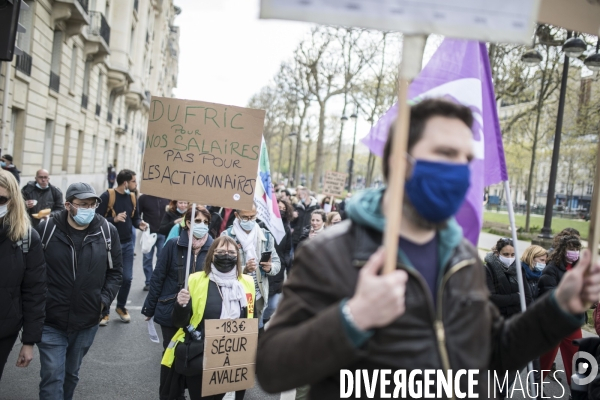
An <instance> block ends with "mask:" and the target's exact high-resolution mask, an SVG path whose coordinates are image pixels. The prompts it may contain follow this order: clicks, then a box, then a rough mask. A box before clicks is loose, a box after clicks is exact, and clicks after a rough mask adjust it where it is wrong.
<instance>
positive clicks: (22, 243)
mask: <svg viewBox="0 0 600 400" xmlns="http://www.w3.org/2000/svg"><path fill="white" fill-rule="evenodd" d="M30 242H31V226H30V227H29V229H27V233H26V234H25V236H23V239H21V240H19V241H18V242H17V246H19V247H20V248H21V251H22V252H23V254H27V253H29V243H30Z"/></svg>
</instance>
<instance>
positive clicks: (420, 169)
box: [404, 160, 471, 223]
mask: <svg viewBox="0 0 600 400" xmlns="http://www.w3.org/2000/svg"><path fill="white" fill-rule="evenodd" d="M470 178H471V171H470V169H469V164H453V163H442V162H433V161H424V160H416V161H415V163H414V166H413V172H412V176H411V177H410V178H409V179H408V180H407V181H406V183H405V186H404V187H405V189H406V195H407V196H408V198H409V199H410V202H411V203H412V205H413V206H414V207H415V209H416V210H417V212H418V213H419V214H420V215H421V217H423V218H425V219H426V220H427V221H429V222H433V223H440V222H443V221H445V220H447V219H448V218H450V217H451V216H453V215H454V214H456V212H457V211H458V209H459V208H460V206H461V205H462V203H463V201H464V200H465V196H466V194H467V191H468V190H469V185H470Z"/></svg>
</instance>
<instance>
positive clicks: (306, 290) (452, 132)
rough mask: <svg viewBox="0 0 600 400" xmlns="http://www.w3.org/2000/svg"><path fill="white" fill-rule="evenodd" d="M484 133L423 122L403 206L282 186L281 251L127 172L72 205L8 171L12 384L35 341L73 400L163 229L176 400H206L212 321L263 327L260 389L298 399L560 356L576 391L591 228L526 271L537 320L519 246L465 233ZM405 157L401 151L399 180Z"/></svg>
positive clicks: (244, 220) (46, 387)
mask: <svg viewBox="0 0 600 400" xmlns="http://www.w3.org/2000/svg"><path fill="white" fill-rule="evenodd" d="M472 123H473V119H472V115H471V111H470V110H469V109H468V108H466V107H462V106H459V105H456V104H454V103H450V102H448V101H444V100H436V99H433V100H425V101H423V102H421V103H419V104H417V105H415V106H413V107H412V110H411V129H410V138H409V145H408V152H409V154H410V156H409V157H407V163H408V167H409V172H408V175H407V177H406V186H405V187H406V197H405V200H404V202H403V204H393V203H392V202H391V200H390V198H389V197H388V195H387V192H386V190H385V188H380V189H374V190H366V191H364V192H361V193H359V194H357V195H355V196H354V197H351V195H350V194H348V196H347V197H346V198H345V199H344V200H343V201H341V202H339V203H336V202H335V201H333V200H332V198H331V197H329V196H324V197H323V198H322V199H321V201H319V200H318V199H317V197H316V195H315V193H311V192H310V191H309V190H308V189H307V188H304V187H297V188H295V189H293V190H290V189H287V188H286V187H285V185H277V184H276V185H274V186H273V190H275V192H276V196H277V205H278V207H279V211H280V214H281V218H282V221H283V225H284V230H285V237H284V238H283V239H282V240H281V241H279V242H277V241H276V240H275V238H274V237H273V234H272V233H271V232H270V231H269V230H268V229H267V228H266V226H265V225H264V224H263V223H262V222H261V221H260V220H259V219H257V210H256V208H254V207H253V208H252V209H248V210H242V209H239V210H234V209H228V208H221V207H210V206H202V205H198V206H196V208H195V210H192V206H191V204H189V203H188V202H186V201H182V200H178V199H162V198H158V197H155V196H151V195H146V194H142V195H140V196H139V197H138V196H137V178H136V174H135V172H133V171H130V170H122V171H120V172H119V173H118V174H114V170H113V169H112V167H110V168H109V178H110V177H111V176H110V173H111V172H112V173H113V175H116V176H113V182H110V187H111V188H109V189H108V190H106V191H105V192H104V193H102V194H100V195H98V194H97V193H96V192H95V190H94V189H93V188H92V187H91V186H90V185H89V184H87V183H84V182H79V183H74V184H72V185H70V186H69V187H68V189H67V191H66V193H65V195H64V198H63V194H62V192H61V191H60V190H59V189H58V188H57V187H55V186H53V185H52V184H50V176H49V173H48V171H45V170H43V169H42V170H39V171H38V172H37V174H36V177H35V181H33V182H29V183H28V184H27V185H25V186H24V187H23V188H22V189H20V188H19V184H18V181H17V179H15V178H16V176H15V175H14V172H13V171H9V170H7V169H8V168H11V166H12V164H7V162H10V161H12V159H10V158H8V157H9V156H4V158H3V163H4V164H3V170H2V171H0V266H1V267H0V268H2V271H3V277H4V279H3V280H2V281H1V282H0V299H1V300H3V301H2V304H4V305H5V306H4V307H3V310H2V311H0V379H1V371H2V369H3V368H4V365H5V364H6V362H7V359H8V356H9V353H10V352H11V350H12V348H13V346H14V343H15V342H16V340H17V337H18V335H19V332H21V342H22V346H21V349H20V352H19V354H18V357H17V366H18V367H26V366H28V365H29V363H30V362H31V360H32V358H33V346H34V345H37V346H38V349H39V354H40V363H41V370H40V378H41V380H40V383H39V396H40V399H44V400H45V399H60V400H63V399H72V398H73V394H74V391H75V388H76V386H77V383H78V381H79V369H80V366H81V363H82V359H83V357H84V356H85V355H86V353H87V352H88V350H89V349H90V347H91V346H92V344H93V341H94V336H95V335H96V332H97V330H98V329H99V327H101V326H106V325H107V324H108V323H110V322H111V320H110V311H111V304H112V303H113V301H114V299H115V298H116V300H117V301H116V307H115V312H116V315H117V319H118V320H120V321H122V322H125V323H127V322H129V321H130V320H131V315H130V313H129V311H128V310H127V307H126V305H127V298H128V295H129V291H130V288H131V282H132V277H133V260H134V257H135V242H136V230H141V231H144V232H145V231H146V230H148V231H149V233H150V234H155V236H156V240H155V242H154V243H153V245H152V247H151V249H150V251H148V252H146V253H144V254H143V270H144V276H145V285H144V290H145V291H147V292H148V293H147V297H146V300H145V302H144V305H143V307H142V311H141V312H142V314H143V315H144V316H145V317H146V318H147V320H150V319H151V318H154V322H155V323H156V324H158V325H159V326H160V329H161V331H162V338H163V350H164V353H163V358H162V363H161V365H160V366H158V365H157V366H156V368H160V388H159V393H157V397H159V398H161V399H169V400H170V399H183V398H185V395H184V393H185V389H186V388H187V390H188V393H189V396H190V397H191V398H192V399H197V398H201V391H202V377H201V375H202V354H203V351H204V349H203V341H202V340H197V339H198V338H201V337H203V331H204V321H205V320H207V319H235V318H257V319H258V325H259V348H258V355H257V375H258V379H259V381H260V383H261V386H262V387H263V388H264V389H265V390H267V391H270V392H278V391H284V390H289V389H293V388H296V389H297V397H296V398H297V399H302V398H309V394H310V398H313V399H333V398H338V397H339V393H340V390H339V386H340V380H339V370H340V369H344V368H347V369H351V370H358V369H363V370H368V371H372V370H374V369H378V368H391V369H392V370H397V369H406V370H411V369H413V368H421V369H426V368H435V369H444V370H450V369H454V370H456V369H461V368H466V369H478V370H482V371H484V370H498V371H519V370H520V369H522V368H523V367H524V366H525V364H526V363H527V362H529V361H532V360H535V361H536V363H537V365H541V369H546V370H549V369H550V368H551V365H552V363H553V361H554V358H555V357H556V354H557V351H558V349H559V348H560V350H561V355H562V357H563V360H564V365H565V370H566V375H567V380H570V375H571V370H570V367H571V361H570V359H571V358H572V357H573V355H574V353H575V352H576V351H577V348H576V347H575V346H574V345H573V343H572V342H573V340H574V339H576V338H580V337H581V330H580V327H581V325H582V324H583V318H584V316H583V315H584V311H585V310H586V309H587V308H589V307H588V303H596V302H597V301H598V294H599V293H600V266H597V265H594V266H590V254H589V252H587V251H584V252H580V250H581V242H580V237H579V233H578V232H576V231H574V230H567V231H563V232H561V233H560V234H558V235H556V237H555V244H554V247H553V249H551V250H550V251H549V252H547V251H546V250H545V249H543V248H541V247H538V246H531V247H530V248H528V249H526V251H525V252H524V253H523V255H522V257H521V259H522V263H521V265H522V268H523V273H524V274H523V276H524V279H525V295H526V299H527V305H528V307H527V311H526V312H524V313H521V312H520V311H521V310H520V300H519V293H518V292H519V289H518V284H517V279H516V263H515V251H514V247H513V243H512V241H511V240H510V239H501V240H500V241H498V243H497V245H496V247H495V249H494V250H493V251H492V252H491V253H490V254H488V255H487V256H486V257H485V263H482V262H481V260H480V259H479V257H478V256H477V252H476V250H475V249H474V248H473V246H472V245H470V244H469V243H468V242H467V241H466V240H464V239H463V237H462V231H461V229H460V227H459V226H458V225H457V223H456V222H455V220H454V218H453V216H454V214H455V213H456V212H457V210H458V208H459V206H460V204H461V203H462V201H463V200H464V196H465V194H466V191H467V189H468V186H469V169H468V164H469V162H470V160H471V159H472V158H473V147H472V134H471V129H470V128H471V125H472ZM390 149H391V141H388V145H386V152H385V155H384V174H385V176H386V179H387V177H388V174H389V164H388V162H389V156H390ZM5 167H6V168H5ZM12 167H13V168H14V169H15V170H16V167H14V166H12ZM448 183H450V185H448ZM113 186H114V188H113ZM385 207H402V214H403V220H402V224H401V237H400V238H399V252H398V269H397V270H396V271H395V272H393V273H391V274H386V275H381V274H379V270H380V269H381V267H382V264H383V258H384V257H383V251H382V250H381V245H382V236H383V231H384V227H385V223H386V221H385V218H384V214H383V209H384V208H385ZM192 215H193V216H194V221H193V223H192ZM190 230H191V232H190ZM188 252H189V253H188ZM188 254H190V257H191V259H190V260H189V265H190V267H189V268H190V270H189V273H190V275H189V285H188V289H187V290H186V289H185V288H184V287H185V266H186V265H187V262H188V259H187V258H188ZM155 256H156V263H155V262H154V259H155ZM154 264H155V265H154ZM284 281H285V282H286V283H285V285H284ZM275 311H276V314H275ZM269 321H271V322H270V323H269V325H268V327H267V329H265V325H266V324H267V322H269ZM481 378H482V379H481V385H480V387H479V389H478V392H479V393H480V398H486V397H487V386H486V385H487V384H488V383H489V382H487V381H486V380H485V376H482V377H481ZM543 378H544V377H539V376H538V378H537V379H538V381H539V380H540V379H543ZM463 383H464V382H461V384H463ZM0 384H1V381H0ZM243 396H244V391H240V392H237V393H236V399H242V398H243ZM222 397H223V395H216V396H212V397H209V398H213V399H220V398H222Z"/></svg>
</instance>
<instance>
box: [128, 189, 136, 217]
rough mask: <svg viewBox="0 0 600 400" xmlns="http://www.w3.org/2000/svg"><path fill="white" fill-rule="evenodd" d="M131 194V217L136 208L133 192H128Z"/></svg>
mask: <svg viewBox="0 0 600 400" xmlns="http://www.w3.org/2000/svg"><path fill="white" fill-rule="evenodd" d="M130 196H131V204H133V211H132V212H131V218H133V216H134V215H135V209H136V208H137V198H136V197H135V193H130Z"/></svg>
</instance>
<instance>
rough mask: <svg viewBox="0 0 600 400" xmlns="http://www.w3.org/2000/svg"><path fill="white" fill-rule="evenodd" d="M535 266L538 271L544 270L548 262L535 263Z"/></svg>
mask: <svg viewBox="0 0 600 400" xmlns="http://www.w3.org/2000/svg"><path fill="white" fill-rule="evenodd" d="M534 268H535V270H536V271H538V272H541V271H543V270H544V268H546V264H544V263H541V262H539V263H535V267H534Z"/></svg>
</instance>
